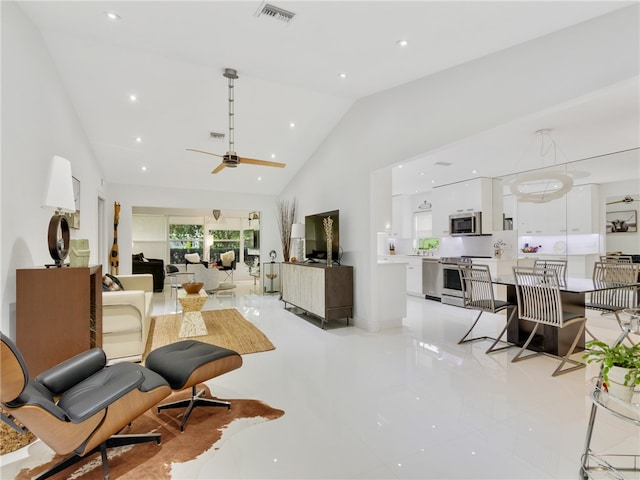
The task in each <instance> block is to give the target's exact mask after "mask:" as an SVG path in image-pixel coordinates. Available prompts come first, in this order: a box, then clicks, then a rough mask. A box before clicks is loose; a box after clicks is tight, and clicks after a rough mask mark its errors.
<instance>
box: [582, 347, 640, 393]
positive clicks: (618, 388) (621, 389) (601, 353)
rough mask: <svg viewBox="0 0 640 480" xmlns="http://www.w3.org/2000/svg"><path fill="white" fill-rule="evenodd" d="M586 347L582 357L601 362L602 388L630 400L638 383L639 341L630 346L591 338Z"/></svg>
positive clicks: (589, 361) (639, 365)
mask: <svg viewBox="0 0 640 480" xmlns="http://www.w3.org/2000/svg"><path fill="white" fill-rule="evenodd" d="M586 347H587V353H586V354H585V355H583V357H582V358H584V359H586V360H587V363H593V362H596V363H601V364H602V383H603V388H604V389H606V390H607V391H608V392H609V394H611V395H613V396H615V397H618V398H620V399H622V400H625V401H627V402H630V401H631V397H632V396H633V390H634V388H635V386H636V385H640V343H638V344H636V345H633V346H631V347H629V346H627V345H624V344H622V343H620V344H618V345H613V346H611V345H607V344H606V343H604V342H601V341H600V340H593V341H591V342H589V343H587V345H586Z"/></svg>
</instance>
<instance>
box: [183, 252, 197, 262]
mask: <svg viewBox="0 0 640 480" xmlns="http://www.w3.org/2000/svg"><path fill="white" fill-rule="evenodd" d="M184 259H185V260H186V261H187V262H189V263H200V254H199V253H197V252H196V253H186V254H185V256H184Z"/></svg>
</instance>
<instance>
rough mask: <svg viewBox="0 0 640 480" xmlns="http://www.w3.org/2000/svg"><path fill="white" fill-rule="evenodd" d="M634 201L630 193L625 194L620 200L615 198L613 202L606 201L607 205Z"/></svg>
mask: <svg viewBox="0 0 640 480" xmlns="http://www.w3.org/2000/svg"><path fill="white" fill-rule="evenodd" d="M634 201H635V200H634V199H633V197H632V196H631V195H627V196H625V197H624V198H623V199H622V200H616V201H615V202H608V203H607V205H614V204H616V203H631V202H634Z"/></svg>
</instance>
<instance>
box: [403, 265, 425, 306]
mask: <svg viewBox="0 0 640 480" xmlns="http://www.w3.org/2000/svg"><path fill="white" fill-rule="evenodd" d="M406 262H407V295H414V296H417V297H423V298H424V294H423V293H422V258H421V257H406Z"/></svg>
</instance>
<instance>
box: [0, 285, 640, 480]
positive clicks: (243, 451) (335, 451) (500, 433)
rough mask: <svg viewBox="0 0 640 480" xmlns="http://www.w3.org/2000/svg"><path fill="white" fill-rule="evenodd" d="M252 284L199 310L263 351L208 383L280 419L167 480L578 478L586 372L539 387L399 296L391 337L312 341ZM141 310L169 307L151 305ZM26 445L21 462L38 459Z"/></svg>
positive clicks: (496, 321)
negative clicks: (259, 339) (259, 341)
mask: <svg viewBox="0 0 640 480" xmlns="http://www.w3.org/2000/svg"><path fill="white" fill-rule="evenodd" d="M252 287H253V285H252V284H249V283H248V282H247V284H246V285H239V287H238V288H237V289H236V292H235V295H233V296H218V295H216V296H213V297H211V298H210V299H209V300H208V301H207V304H206V305H205V307H204V308H205V309H214V308H234V307H235V308H238V310H239V311H240V312H241V313H242V314H243V315H244V316H245V317H246V318H247V319H249V320H250V321H251V322H253V323H254V324H255V325H256V326H257V327H258V328H260V329H261V330H262V331H263V332H264V333H265V334H266V335H267V336H268V337H269V338H270V339H271V341H272V342H273V343H274V344H275V345H276V350H274V351H270V352H263V353H257V354H252V355H246V356H245V357H244V365H243V366H242V368H240V369H238V370H235V371H233V372H230V373H228V374H226V375H224V376H221V377H218V378H216V379H215V380H214V381H212V382H210V383H209V386H210V387H211V388H212V391H213V392H214V394H215V395H217V396H220V397H222V398H254V399H260V400H263V401H265V402H267V403H269V404H270V405H271V406H273V407H276V408H281V409H283V410H284V411H285V412H286V413H285V415H284V416H283V417H281V418H280V419H278V420H275V421H271V422H267V423H263V424H259V425H254V426H251V427H249V428H246V429H243V430H241V431H237V432H235V433H229V434H227V435H226V436H223V440H222V442H223V444H222V446H221V448H220V449H219V450H215V451H210V452H208V453H206V454H204V455H202V457H201V458H198V459H196V460H194V461H192V462H189V463H187V464H183V465H177V466H175V467H174V471H173V478H176V479H205V478H207V479H209V478H211V479H240V478H242V479H249V478H256V479H257V478H259V479H285V478H290V479H405V478H413V479H432V478H433V479H576V478H578V470H579V465H580V455H581V453H582V450H583V447H584V437H585V431H586V426H587V421H588V416H589V412H590V408H591V404H590V401H589V399H588V392H589V391H590V389H591V388H592V385H593V377H595V375H596V374H597V370H596V368H595V366H593V365H590V366H588V368H586V369H583V370H580V371H577V372H572V373H569V374H566V375H563V376H560V377H556V378H552V377H551V372H552V371H553V369H554V368H555V366H556V365H557V360H555V359H552V358H548V357H538V358H535V359H530V360H527V361H523V362H520V363H517V364H512V363H511V362H510V361H509V360H510V359H511V358H512V357H513V355H514V353H515V350H514V349H512V350H509V351H507V352H502V353H498V354H495V355H490V356H488V355H485V354H484V350H485V349H486V348H487V346H488V344H487V342H475V343H470V344H465V345H458V344H457V340H458V339H459V338H460V337H461V336H462V334H463V333H464V331H465V329H466V328H467V327H468V325H469V324H470V322H471V321H472V319H473V318H474V315H475V313H474V312H471V311H468V310H464V309H462V308H458V307H453V306H447V305H441V304H439V303H437V302H432V301H428V300H422V299H418V298H413V297H408V298H407V314H408V315H407V319H406V320H405V321H404V323H403V326H402V327H401V328H396V329H392V330H387V331H383V332H380V333H367V332H364V331H362V330H360V329H358V328H354V327H346V326H343V324H340V323H334V324H331V325H329V328H327V329H326V330H322V329H320V328H319V327H318V323H317V322H313V321H307V320H305V319H303V318H300V317H299V316H296V315H294V314H293V313H291V312H289V311H286V310H284V309H283V304H282V302H281V301H279V299H278V296H277V295H265V296H261V295H255V294H252V293H250V290H251V289H252ZM154 308H155V313H163V312H168V311H171V310H173V308H174V303H173V302H172V301H171V300H170V298H169V294H168V293H166V294H156V298H155V307H154ZM503 321H504V317H503V316H500V315H495V316H494V315H489V314H486V313H485V314H484V315H483V321H482V322H481V323H482V328H481V329H480V331H479V333H482V331H483V330H484V332H486V333H488V334H490V335H495V332H497V331H498V330H499V328H500V326H501V325H502V322H503ZM612 322H613V321H612V320H605V319H603V318H601V317H599V316H598V315H597V314H594V316H593V318H591V319H590V323H589V324H590V328H591V329H592V331H594V333H596V334H597V335H599V336H602V337H608V338H612V339H613V338H615V337H616V336H617V334H618V331H617V330H616V329H617V326H616V327H615V328H614V327H613V325H612ZM598 420H599V421H598V423H597V425H596V429H595V432H594V440H593V444H592V446H593V447H594V448H596V449H597V450H598V451H605V450H609V451H614V452H616V453H633V454H640V430H639V429H638V427H635V426H632V425H629V424H627V423H624V422H622V421H620V420H617V419H615V418H614V417H611V416H608V415H605V414H602V413H599V414H598ZM185 435H188V429H187V431H186V432H185ZM38 443H39V442H37V444H36V445H35V446H33V445H32V446H31V447H30V451H29V452H28V455H29V456H32V457H38V456H39V455H46V451H47V450H48V449H47V448H46V447H44V446H42V444H39V445H38ZM25 450H27V449H23V450H22V451H21V452H16V453H14V454H9V455H5V456H4V457H1V458H0V461H2V464H3V466H2V470H0V474H1V475H0V476H1V477H2V478H11V476H12V472H15V471H17V470H16V468H20V467H21V465H22V464H24V463H28V461H27V460H25V459H24V457H25V456H26V454H25V453H24V451H25ZM5 475H7V476H5ZM628 478H635V479H637V478H640V477H639V476H638V475H635V474H634V475H630V476H628Z"/></svg>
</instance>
